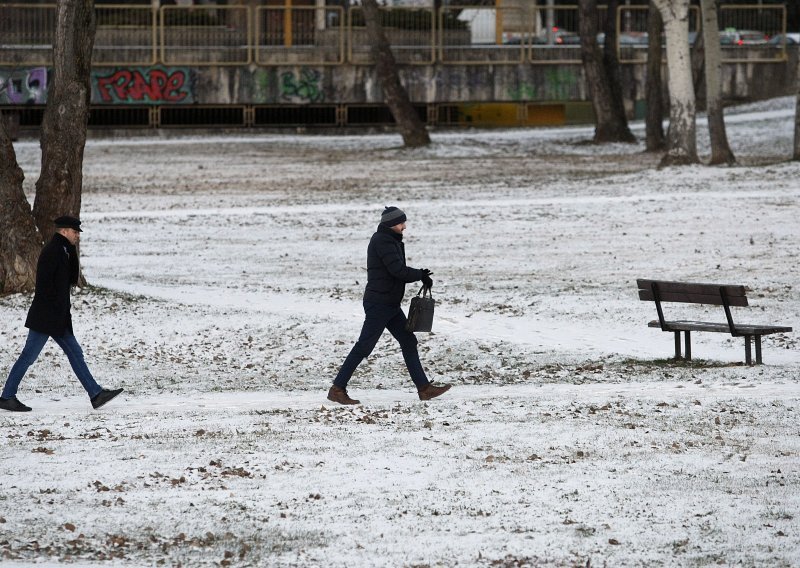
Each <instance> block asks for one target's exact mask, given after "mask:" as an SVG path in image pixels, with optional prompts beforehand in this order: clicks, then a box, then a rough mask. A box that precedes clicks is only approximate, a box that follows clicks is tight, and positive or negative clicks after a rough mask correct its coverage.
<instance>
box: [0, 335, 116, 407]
mask: <svg viewBox="0 0 800 568" xmlns="http://www.w3.org/2000/svg"><path fill="white" fill-rule="evenodd" d="M49 338H50V336H49V335H47V334H46V333H39V332H38V331H33V330H32V329H31V330H28V339H27V340H26V341H25V347H24V348H23V349H22V353H21V354H20V356H19V359H17V362H16V363H14V366H13V367H11V372H10V373H9V374H8V380H7V381H6V386H5V387H4V388H3V394H2V395H0V396H2V398H11V397H12V396H16V395H17V388H18V387H19V384H20V383H21V382H22V377H24V376H25V373H26V372H27V371H28V367H30V366H31V365H33V364H34V363H35V362H36V359H37V358H38V357H39V353H41V352H42V349H44V344H45V343H47V340H48V339H49ZM53 341H55V342H56V343H57V344H58V346H59V347H61V349H62V350H63V351H64V353H65V354H66V355H67V359H69V364H70V365H72V370H73V371H75V375H76V376H77V377H78V380H79V381H80V382H81V384H82V385H83V388H84V389H86V392H87V393H89V398H92V397H94V396H96V395H98V394H99V393H100V391H101V390H103V389H102V388H101V387H100V385H98V384H97V382H96V381H95V380H94V377H93V376H92V373H90V372H89V367H87V366H86V362H85V361H84V360H83V350H82V349H81V346H80V345H79V344H78V340H77V339H75V336H74V335H72V334H71V333H68V334H66V335H64V336H63V337H54V338H53Z"/></svg>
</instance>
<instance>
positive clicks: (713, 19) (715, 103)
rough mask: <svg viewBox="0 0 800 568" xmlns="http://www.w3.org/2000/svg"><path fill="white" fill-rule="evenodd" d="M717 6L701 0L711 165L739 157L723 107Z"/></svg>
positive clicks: (713, 2)
mask: <svg viewBox="0 0 800 568" xmlns="http://www.w3.org/2000/svg"><path fill="white" fill-rule="evenodd" d="M718 7H719V2H718V0H700V9H701V10H702V13H703V39H704V43H705V52H706V113H707V114H708V133H709V135H710V137H711V164H734V163H735V162H736V158H735V157H734V155H733V151H732V150H731V148H730V145H729V144H728V135H727V133H726V132H725V113H724V110H723V105H722V49H721V48H720V44H719V27H718V26H719V24H718V22H717V9H718Z"/></svg>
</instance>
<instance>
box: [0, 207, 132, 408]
mask: <svg viewBox="0 0 800 568" xmlns="http://www.w3.org/2000/svg"><path fill="white" fill-rule="evenodd" d="M55 225H56V232H55V233H54V234H53V238H52V239H51V241H50V242H49V243H48V244H47V245H45V247H44V248H43V249H42V252H41V253H40V254H39V262H38V264H37V265H36V292H35V293H34V295H33V303H32V304H31V308H30V310H28V319H27V320H26V321H25V327H27V328H28V329H29V331H28V339H27V340H26V342H25V347H24V348H23V349H22V354H21V355H20V356H19V359H17V362H16V363H14V366H13V367H11V372H10V373H9V375H8V380H6V384H5V387H4V388H3V393H2V395H0V409H3V410H11V411H16V412H26V411H29V410H30V409H31V408H30V407H29V406H25V405H24V404H22V403H21V402H20V401H19V399H17V388H18V387H19V384H20V382H21V381H22V377H24V376H25V373H26V371H27V370H28V367H30V366H31V365H33V363H34V362H35V361H36V359H37V358H38V357H39V353H41V352H42V349H43V348H44V344H45V343H47V340H48V339H49V338H51V337H52V338H53V340H54V341H55V342H56V343H57V344H58V346H59V347H61V349H63V350H64V353H65V354H66V356H67V359H69V363H70V365H71V366H72V370H73V371H74V372H75V374H76V375H77V377H78V380H79V381H80V382H81V385H83V388H84V389H86V392H87V393H88V394H89V398H90V400H91V402H92V406H93V407H94V408H100V407H101V406H103V405H104V404H105V403H107V402H108V401H109V400H111V399H112V398H114V397H115V396H117V395H118V394H119V393H121V392H122V389H113V390H106V389H104V388H102V387H101V386H100V385H98V384H97V382H96V381H95V380H94V377H92V374H91V373H90V372H89V368H88V367H87V366H86V362H85V361H84V360H83V351H82V350H81V346H80V345H79V344H78V340H77V339H75V336H74V335H73V333H72V317H71V315H70V309H69V308H70V300H69V294H70V288H71V287H72V286H74V285H75V284H77V283H78V276H79V273H80V267H79V264H78V251H77V249H76V246H75V245H77V244H78V242H79V241H80V234H81V232H82V230H81V222H80V221H79V220H78V219H76V218H75V217H59V218H58V219H56V220H55Z"/></svg>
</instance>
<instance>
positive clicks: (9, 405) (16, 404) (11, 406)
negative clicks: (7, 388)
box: [0, 396, 31, 412]
mask: <svg viewBox="0 0 800 568" xmlns="http://www.w3.org/2000/svg"><path fill="white" fill-rule="evenodd" d="M0 408H2V409H3V410H10V411H11V412H30V411H31V407H30V406H25V405H24V404H22V403H21V402H20V401H19V400H18V399H17V397H15V396H12V397H11V398H0Z"/></svg>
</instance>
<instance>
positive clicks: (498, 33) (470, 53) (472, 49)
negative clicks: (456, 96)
mask: <svg viewBox="0 0 800 568" xmlns="http://www.w3.org/2000/svg"><path fill="white" fill-rule="evenodd" d="M532 29H533V27H532V23H531V22H529V21H526V18H525V17H524V13H523V12H522V11H521V10H519V9H518V8H497V7H485V6H444V7H442V9H441V11H440V17H439V42H438V43H439V61H441V62H442V63H450V64H456V65H487V64H496V63H522V62H524V61H525V57H526V55H527V46H528V45H529V42H530V36H531V32H532Z"/></svg>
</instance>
